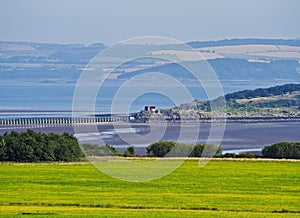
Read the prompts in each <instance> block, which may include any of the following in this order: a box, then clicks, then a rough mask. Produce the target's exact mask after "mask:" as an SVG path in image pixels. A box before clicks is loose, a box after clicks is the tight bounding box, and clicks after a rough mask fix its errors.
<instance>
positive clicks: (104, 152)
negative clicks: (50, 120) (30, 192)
mask: <svg viewBox="0 0 300 218" xmlns="http://www.w3.org/2000/svg"><path fill="white" fill-rule="evenodd" d="M83 151H84V152H83ZM84 153H85V155H87V156H112V155H117V156H122V157H136V156H139V155H137V154H136V152H135V148H134V146H129V147H128V148H127V150H126V151H125V152H124V153H122V152H120V151H119V150H118V149H117V148H115V147H113V146H110V145H105V146H101V145H96V144H82V145H80V144H79V143H78V141H77V139H76V138H75V137H74V136H72V135H70V134H68V133H63V134H54V133H49V134H46V133H41V132H34V131H32V130H27V131H26V132H20V133H18V132H15V131H12V132H11V133H5V134H4V135H3V136H0V161H12V162H49V161H66V162H68V161H80V160H83V159H84ZM144 156H146V157H212V156H213V157H217V158H218V157H220V158H257V157H261V158H277V159H282V158H284V159H300V142H280V143H276V144H273V145H268V146H265V147H264V148H263V150H262V156H257V155H255V154H251V153H241V154H234V153H226V154H222V148H221V147H220V146H216V145H211V144H196V145H192V144H186V143H178V142H173V141H159V142H155V143H152V144H151V145H150V146H148V147H147V153H146V155H144Z"/></svg>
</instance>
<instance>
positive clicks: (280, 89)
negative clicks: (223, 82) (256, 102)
mask: <svg viewBox="0 0 300 218" xmlns="http://www.w3.org/2000/svg"><path fill="white" fill-rule="evenodd" d="M295 91H300V84H285V85H279V86H274V87H270V88H259V89H255V90H243V91H238V92H234V93H230V94H227V95H225V99H226V101H232V100H237V99H249V98H257V97H270V96H275V95H284V94H287V93H292V92H295Z"/></svg>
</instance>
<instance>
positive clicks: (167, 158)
mask: <svg viewBox="0 0 300 218" xmlns="http://www.w3.org/2000/svg"><path fill="white" fill-rule="evenodd" d="M124 160H133V161H134V160H136V161H143V160H145V161H154V160H160V161H164V160H165V161H170V160H171V161H172V160H174V161H176V160H181V161H182V160H186V161H228V162H294V163H300V159H272V158H201V157H200V158H199V157H165V158H160V157H118V156H102V157H100V158H99V162H101V161H124ZM86 164H92V162H89V161H82V162H80V161H77V162H32V163H27V162H5V161H4V162H0V165H86Z"/></svg>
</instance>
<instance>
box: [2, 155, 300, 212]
mask: <svg viewBox="0 0 300 218" xmlns="http://www.w3.org/2000/svg"><path fill="white" fill-rule="evenodd" d="M0 178H1V179H0V187H1V190H0V216H3V217H15V216H18V215H19V216H22V215H25V216H26V217H31V216H34V217H64V216H67V215H68V216H73V217H80V216H106V217H107V216H114V217H118V216H119V217H126V216H134V217H141V216H144V217H158V216H164V217H176V216H177V217H182V216H184V217H199V216H203V217H220V216H221V217H266V216H268V217H297V216H299V217H300V210H299V208H300V186H299V184H300V162H285V161H281V162H278V161H237V160H235V161H234V160H232V161H221V160H219V161H217V160H214V161H211V162H209V163H208V165H206V166H205V167H203V168H200V167H199V163H198V161H196V160H189V161H186V162H185V163H184V164H183V165H182V166H181V167H180V168H178V169H177V170H176V171H174V172H173V173H171V174H170V175H168V176H166V177H164V178H162V179H160V180H155V181H151V182H145V183H133V182H125V181H120V180H117V179H113V178H111V177H108V176H106V175H104V174H103V173H101V172H99V171H98V170H97V169H96V168H95V167H94V166H93V165H91V164H89V163H72V164H62V163H55V164H53V163H49V164H47V163H40V164H14V163H2V164H0Z"/></svg>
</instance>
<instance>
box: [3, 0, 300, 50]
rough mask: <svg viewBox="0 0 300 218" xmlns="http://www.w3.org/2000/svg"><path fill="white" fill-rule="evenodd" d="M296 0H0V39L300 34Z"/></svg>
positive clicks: (110, 41)
mask: <svg viewBox="0 0 300 218" xmlns="http://www.w3.org/2000/svg"><path fill="white" fill-rule="evenodd" d="M299 10H300V1H299V0H179V1H176V0H147V1H146V0H107V1H101V0H0V40H9V41H12V40H17V41H35V42H59V43H85V44H89V43H94V42H104V43H105V44H113V43H116V42H118V41H120V40H124V39H127V38H129V37H137V36H145V35H152V36H167V37H171V38H174V39H177V40H181V41H192V40H216V39H224V38H250V37H252V38H253V37H255V38H300V12H299Z"/></svg>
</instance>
